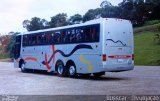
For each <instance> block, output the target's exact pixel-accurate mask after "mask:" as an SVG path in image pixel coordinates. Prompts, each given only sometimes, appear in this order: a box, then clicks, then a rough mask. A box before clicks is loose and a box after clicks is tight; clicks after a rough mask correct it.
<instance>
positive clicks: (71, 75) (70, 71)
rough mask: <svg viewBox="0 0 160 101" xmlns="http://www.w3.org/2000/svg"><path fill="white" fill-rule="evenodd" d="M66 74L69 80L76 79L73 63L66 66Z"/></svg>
mask: <svg viewBox="0 0 160 101" xmlns="http://www.w3.org/2000/svg"><path fill="white" fill-rule="evenodd" d="M68 74H69V77H70V78H75V77H77V71H76V65H75V64H74V63H71V64H70V65H69V66H68Z"/></svg>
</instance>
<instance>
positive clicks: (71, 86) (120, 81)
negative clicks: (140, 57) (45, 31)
mask: <svg viewBox="0 0 160 101" xmlns="http://www.w3.org/2000/svg"><path fill="white" fill-rule="evenodd" d="M2 94H11V95H155V94H156V95H160V66H157V67H153V66H149V67H147V66H136V67H135V69H134V70H133V71H126V72H121V73H106V75H105V76H103V77H101V78H94V77H90V78H82V77H80V78H78V79H72V78H62V77H57V76H56V75H55V74H48V73H45V72H34V73H33V72H31V73H22V72H21V70H20V69H19V68H14V67H13V63H7V62H0V95H2Z"/></svg>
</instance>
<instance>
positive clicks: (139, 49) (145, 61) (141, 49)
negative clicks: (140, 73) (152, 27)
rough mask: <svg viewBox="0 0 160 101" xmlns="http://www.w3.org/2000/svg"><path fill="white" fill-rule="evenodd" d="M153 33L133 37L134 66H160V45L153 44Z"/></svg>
mask: <svg viewBox="0 0 160 101" xmlns="http://www.w3.org/2000/svg"><path fill="white" fill-rule="evenodd" d="M154 34H155V33H154V32H143V33H139V34H137V35H135V37H134V41H135V64H136V65H145V66H147V65H149V66H151V65H153V66H160V45H158V44H157V43H155V42H154Z"/></svg>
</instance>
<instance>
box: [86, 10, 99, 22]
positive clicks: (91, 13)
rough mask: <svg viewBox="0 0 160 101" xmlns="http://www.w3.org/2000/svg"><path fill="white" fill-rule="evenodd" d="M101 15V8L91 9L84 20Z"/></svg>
mask: <svg viewBox="0 0 160 101" xmlns="http://www.w3.org/2000/svg"><path fill="white" fill-rule="evenodd" d="M100 17H101V8H97V9H90V10H88V11H87V13H86V14H85V15H84V16H83V22H86V21H89V20H93V19H97V18H100Z"/></svg>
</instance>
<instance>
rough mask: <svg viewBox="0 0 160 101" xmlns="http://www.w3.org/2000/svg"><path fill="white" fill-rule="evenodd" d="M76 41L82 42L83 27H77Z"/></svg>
mask: <svg viewBox="0 0 160 101" xmlns="http://www.w3.org/2000/svg"><path fill="white" fill-rule="evenodd" d="M76 41H77V42H81V41H82V33H81V29H78V28H77V29H76Z"/></svg>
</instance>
